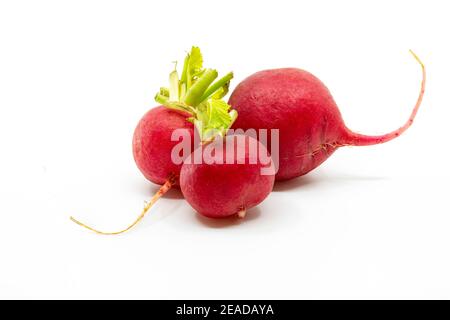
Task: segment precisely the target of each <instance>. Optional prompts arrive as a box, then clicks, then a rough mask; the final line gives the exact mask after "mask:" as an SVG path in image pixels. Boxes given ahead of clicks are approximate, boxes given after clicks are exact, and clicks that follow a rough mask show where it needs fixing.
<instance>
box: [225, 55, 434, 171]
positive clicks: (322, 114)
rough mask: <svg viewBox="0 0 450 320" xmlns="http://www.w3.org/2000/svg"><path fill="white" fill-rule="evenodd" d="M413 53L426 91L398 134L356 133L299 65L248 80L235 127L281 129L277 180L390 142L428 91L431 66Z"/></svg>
mask: <svg viewBox="0 0 450 320" xmlns="http://www.w3.org/2000/svg"><path fill="white" fill-rule="evenodd" d="M411 53H412V54H413V56H414V58H415V59H416V60H417V61H418V62H419V64H420V65H421V67H422V77H423V78H422V85H421V90H420V94H419V98H418V100H417V102H416V105H415V107H414V109H413V111H412V113H411V115H410V117H409V119H408V121H407V122H406V123H405V124H404V125H403V126H402V127H400V128H399V129H397V130H395V131H393V132H390V133H387V134H384V135H380V136H367V135H362V134H359V133H356V132H353V131H351V130H350V129H348V128H347V127H346V126H345V124H344V122H343V120H342V117H341V114H340V112H339V109H338V107H337V105H336V103H335V102H334V100H333V97H332V96H331V94H330V92H329V91H328V89H327V88H326V87H325V85H324V84H323V83H322V82H321V81H320V80H319V79H317V78H316V77H315V76H313V75H312V74H311V73H309V72H306V71H304V70H300V69H294V68H286V69H273V70H265V71H260V72H257V73H255V74H253V75H251V76H250V77H248V78H247V79H245V80H244V81H242V82H241V83H240V84H239V85H238V86H237V87H236V89H235V90H234V92H233V93H232V95H231V97H230V99H229V104H230V105H231V106H232V107H233V108H234V109H236V110H237V112H238V114H239V117H238V118H237V120H236V122H235V123H234V125H233V127H234V128H241V129H244V130H247V129H250V128H253V129H279V139H280V142H279V144H280V145H279V170H278V173H277V175H276V180H287V179H291V178H295V177H298V176H301V175H304V174H306V173H308V172H309V171H311V170H313V169H314V168H316V167H317V166H319V165H320V164H321V163H322V162H324V161H325V160H326V159H327V158H328V157H329V156H330V155H331V154H332V153H333V152H334V151H335V150H336V149H337V148H339V147H342V146H368V145H374V144H379V143H384V142H387V141H390V140H392V139H394V138H396V137H398V136H400V135H401V134H402V133H403V132H404V131H405V130H406V129H408V128H409V127H410V126H411V124H412V123H413V121H414V118H415V116H416V113H417V111H418V109H419V106H420V104H421V101H422V97H423V94H424V91H425V79H426V75H425V67H424V65H423V63H422V62H421V61H420V59H419V58H418V57H417V56H416V55H415V54H414V53H413V52H412V51H411ZM268 149H269V150H271V149H270V142H269V143H268Z"/></svg>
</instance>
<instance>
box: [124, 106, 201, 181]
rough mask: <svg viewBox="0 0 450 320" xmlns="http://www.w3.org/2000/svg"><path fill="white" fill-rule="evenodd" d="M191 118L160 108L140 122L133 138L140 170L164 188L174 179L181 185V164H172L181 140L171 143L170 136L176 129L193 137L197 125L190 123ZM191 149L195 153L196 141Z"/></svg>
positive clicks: (152, 111)
mask: <svg viewBox="0 0 450 320" xmlns="http://www.w3.org/2000/svg"><path fill="white" fill-rule="evenodd" d="M188 117H189V114H187V113H185V112H178V111H175V110H170V109H168V108H166V107H163V106H160V107H156V108H153V109H151V110H150V111H149V112H147V113H146V114H145V115H144V117H142V119H141V121H139V123H138V125H137V127H136V130H135V131H134V136H133V156H134V160H135V161H136V165H137V166H138V168H139V170H141V172H142V174H143V175H144V176H145V177H146V178H147V179H148V180H150V181H151V182H153V183H156V184H160V185H162V184H164V183H166V182H167V181H168V179H169V178H170V177H175V183H176V184H178V176H179V174H180V170H181V165H182V163H180V164H175V163H173V162H172V159H171V152H172V149H173V148H174V147H175V145H177V144H178V141H171V135H172V132H173V131H174V130H176V129H186V130H188V132H189V134H190V136H191V137H193V136H194V125H193V124H192V123H191V122H189V121H187V118H188ZM191 150H194V148H193V140H192V149H191ZM186 156H188V155H186Z"/></svg>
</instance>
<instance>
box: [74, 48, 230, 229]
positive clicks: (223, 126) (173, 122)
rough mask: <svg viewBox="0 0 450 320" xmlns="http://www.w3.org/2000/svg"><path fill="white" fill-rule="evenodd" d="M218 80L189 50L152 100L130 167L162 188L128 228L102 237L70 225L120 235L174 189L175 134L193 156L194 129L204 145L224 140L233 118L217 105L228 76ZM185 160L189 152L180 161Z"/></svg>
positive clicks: (225, 107) (138, 130) (221, 103)
mask: <svg viewBox="0 0 450 320" xmlns="http://www.w3.org/2000/svg"><path fill="white" fill-rule="evenodd" d="M217 76H218V73H217V71H216V70H213V69H204V68H203V57H202V55H201V52H200V49H199V48H197V47H192V49H191V51H190V52H189V53H188V55H187V56H186V58H185V60H184V65H183V73H182V75H181V77H179V76H178V73H177V70H176V67H175V70H174V71H172V72H171V73H170V76H169V81H170V86H169V88H161V89H160V91H159V92H158V93H157V95H156V97H155V100H156V101H157V102H158V103H160V104H162V105H163V106H159V107H156V108H154V109H151V110H150V111H148V112H147V113H146V114H145V115H144V117H143V118H142V119H141V120H140V121H139V123H138V125H137V127H136V130H135V132H134V136H133V156H134V159H135V162H136V164H137V166H138V168H139V169H140V170H141V172H142V173H143V175H144V176H145V177H146V178H147V179H148V180H150V181H152V182H154V183H156V184H160V185H162V186H161V188H160V189H159V190H158V192H156V194H155V195H154V196H153V198H152V199H151V200H150V201H149V202H148V203H147V204H146V205H145V207H144V209H143V210H142V212H141V214H140V215H139V216H138V218H137V219H136V220H135V221H134V222H133V223H132V224H130V225H129V226H128V227H126V228H125V229H123V230H120V231H116V232H103V231H100V230H97V229H94V228H92V227H90V226H88V225H86V224H84V223H82V222H80V221H78V220H76V219H75V218H73V217H70V219H71V220H72V221H73V222H75V223H77V224H78V225H80V226H82V227H84V228H87V229H89V230H91V231H94V232H96V233H99V234H105V235H114V234H120V233H123V232H125V231H128V230H129V229H131V228H132V227H133V226H135V225H136V224H137V223H138V222H139V221H140V220H141V219H142V218H143V217H144V216H145V214H146V213H147V212H148V210H149V209H150V208H151V207H152V206H153V204H154V203H155V202H156V201H157V200H158V199H159V198H161V197H162V196H163V195H164V194H165V193H166V192H167V191H169V190H170V188H172V186H177V185H178V184H179V175H180V170H181V167H182V163H176V162H174V161H173V159H172V151H173V149H174V147H175V146H176V145H177V144H178V143H179V141H172V134H173V133H174V131H175V130H179V129H182V130H185V132H186V131H187V135H188V136H189V137H190V138H191V141H190V150H193V149H194V148H193V147H194V139H193V137H194V126H195V127H196V128H197V129H198V130H199V132H200V134H201V137H202V138H203V137H205V138H208V139H209V138H211V133H213V132H219V133H220V134H224V132H226V130H228V129H229V127H230V126H231V124H232V122H233V121H234V119H235V118H236V112H235V111H233V110H231V111H230V110H229V106H228V105H227V104H226V103H225V102H224V101H222V100H221V98H222V97H223V96H224V95H225V94H226V93H227V92H228V87H229V83H230V80H231V79H232V78H233V74H232V73H228V74H227V75H225V76H224V77H222V78H220V79H218V80H217V81H215V80H216V78H217ZM183 150H184V149H183ZM189 154H190V151H189V150H188V151H187V152H186V154H183V156H184V157H187V156H188V155H189Z"/></svg>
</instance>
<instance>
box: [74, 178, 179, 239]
mask: <svg viewBox="0 0 450 320" xmlns="http://www.w3.org/2000/svg"><path fill="white" fill-rule="evenodd" d="M174 183H175V178H173V177H171V178H169V179H168V180H167V181H166V182H165V183H164V185H162V186H161V188H160V189H159V190H158V191H157V192H156V193H155V195H154V196H153V198H152V199H151V200H150V201H149V202H147V203H146V204H145V206H144V209H143V210H142V212H141V214H140V215H139V216H138V217H137V218H136V220H134V222H133V223H132V224H130V225H129V226H128V227H126V228H125V229H123V230H120V231H116V232H103V231H100V230H97V229H94V228H92V227H90V226H88V225H86V224H84V223H82V222H80V221H78V220H77V219H75V218H74V217H70V220H72V221H73V222H75V223H76V224H78V225H79V226H81V227H83V228H86V229H88V230H91V231H93V232H95V233H97V234H103V235H116V234H121V233H124V232H126V231H128V230H130V229H131V228H133V227H134V226H135V225H137V224H138V223H139V221H141V220H142V219H143V218H144V216H145V214H146V213H147V212H148V210H150V208H151V207H152V206H153V205H154V204H155V202H156V201H158V199H159V198H161V197H162V196H163V195H164V194H165V193H166V192H167V191H169V190H170V188H172V186H173V184H174Z"/></svg>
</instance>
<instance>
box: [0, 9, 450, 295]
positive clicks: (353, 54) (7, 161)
mask: <svg viewBox="0 0 450 320" xmlns="http://www.w3.org/2000/svg"><path fill="white" fill-rule="evenodd" d="M448 10H449V8H448V4H447V3H446V2H444V1H422V2H418V1H395V2H392V1H376V2H372V3H371V4H369V3H367V2H361V1H354V2H350V1H329V2H323V1H314V2H306V1H291V2H288V1H259V2H257V3H256V2H254V1H236V2H232V1H230V2H227V3H220V4H219V3H212V2H210V1H202V2H197V1H177V2H174V1H161V2H160V3H157V2H156V1H143V2H138V1H39V2H37V1H2V2H0V88H1V89H0V137H1V147H2V151H1V157H0V225H1V230H0V298H193V299H195V298H237V299H239V298H254V299H259V298H268V299H272V298H450V273H449V272H448V270H449V269H450V256H449V245H450V232H449V230H450V205H449V197H448V194H449V187H448V184H449V179H450V169H449V163H450V151H449V147H448V139H449V129H448V128H449V127H448V123H449V119H450V105H449V99H448V92H449V89H448V85H449V80H448V74H449V72H450V60H449V59H450V58H449V57H450V46H449V44H448V30H450V21H449V20H448V14H447V13H448ZM193 44H195V45H198V46H200V47H201V48H202V50H203V53H204V56H205V62H206V65H207V66H212V67H215V68H218V69H219V70H220V71H222V72H226V71H228V70H234V72H235V76H236V77H235V80H234V82H233V87H234V86H235V85H236V84H237V83H238V82H239V81H240V80H242V79H243V78H244V77H246V76H248V75H250V74H251V73H253V72H255V71H258V70H261V69H265V68H272V67H284V66H286V67H287V66H296V67H301V68H304V69H307V70H309V71H311V72H313V73H314V74H315V75H317V76H318V77H319V78H321V79H322V81H324V83H325V84H326V85H327V86H328V87H329V89H330V90H331V92H332V93H333V95H334V97H335V99H336V101H337V103H338V105H339V106H340V109H341V112H342V114H343V117H344V119H345V121H346V123H347V124H348V126H349V127H350V128H352V129H354V130H357V131H360V132H364V133H367V134H378V133H384V132H387V131H390V130H392V129H395V128H396V127H398V126H399V125H400V124H402V123H403V122H404V121H405V120H406V118H407V116H408V115H409V113H410V111H411V108H412V107H413V105H414V102H415V100H416V97H417V94H418V90H419V84H420V68H419V66H418V65H417V63H416V62H415V61H414V59H413V58H412V57H411V56H410V55H409V53H408V49H409V48H412V49H414V50H415V51H416V52H417V54H418V55H419V56H420V57H421V58H422V59H423V61H424V62H425V63H426V66H427V69H428V76H429V82H428V87H427V90H426V95H425V99H424V102H423V106H422V109H421V110H420V111H419V114H418V117H417V120H416V122H415V124H414V126H413V127H412V128H411V129H410V130H409V131H408V132H407V133H406V134H405V135H404V136H402V137H401V138H399V139H398V140H395V141H392V142H391V143H388V144H385V145H380V146H375V147H361V148H356V147H355V148H345V149H341V150H339V151H338V152H336V153H335V154H334V155H333V156H332V157H331V158H330V159H329V160H328V161H327V162H326V163H325V164H324V165H322V166H321V167H320V168H319V169H318V170H316V171H314V172H313V173H311V174H309V175H308V176H306V177H304V178H301V179H297V180H293V181H291V182H288V183H283V184H278V185H277V186H276V187H275V191H274V192H273V193H272V194H271V195H270V196H269V198H267V199H266V201H265V202H264V203H263V204H261V205H260V206H259V207H258V208H257V209H255V210H253V212H252V213H250V214H249V216H248V219H246V220H245V221H243V222H241V223H237V224H230V223H224V222H218V221H211V220H206V219H203V218H200V217H199V216H198V215H196V214H195V213H194V212H193V210H192V209H191V208H190V207H189V206H188V204H187V203H186V202H184V201H183V200H182V199H181V198H180V195H179V194H178V193H177V192H171V193H170V194H169V195H168V196H167V197H166V198H165V199H163V200H161V201H160V202H159V203H157V205H156V206H155V207H154V209H153V210H152V212H151V214H150V215H149V216H148V217H147V218H146V219H145V220H144V221H143V223H141V224H140V225H139V226H138V227H136V228H135V229H134V230H133V231H132V232H129V233H127V234H124V235H122V236H117V237H104V236H98V235H95V234H92V233H90V232H88V231H86V230H83V229H81V228H79V227H78V226H76V225H75V224H73V223H71V222H70V221H69V219H68V217H69V215H74V216H76V217H77V218H79V219H80V220H83V221H86V222H89V223H91V224H93V225H95V226H97V227H99V228H103V229H116V228H120V227H122V226H124V225H126V224H127V223H129V222H130V221H131V220H133V219H134V218H135V216H136V215H137V214H138V213H139V211H140V210H141V208H142V206H143V202H144V200H148V199H149V198H150V196H151V195H152V193H153V192H154V191H155V190H156V187H155V186H154V185H152V184H150V183H148V182H146V181H145V180H144V178H143V177H142V176H141V174H140V172H139V171H138V170H137V168H136V166H135V164H134V162H133V158H132V153H131V136H132V133H133V130H134V127H135V125H136V123H137V121H138V120H139V119H140V117H141V116H142V115H143V114H144V113H145V112H146V111H147V110H148V109H149V108H150V107H152V106H154V105H155V102H154V101H153V96H154V94H155V92H156V90H158V88H159V86H161V85H163V84H165V83H166V82H167V75H168V73H169V71H170V70H171V68H172V64H171V61H174V60H176V59H178V60H181V59H182V58H183V57H184V53H185V51H186V50H188V49H189V48H190V46H191V45H193Z"/></svg>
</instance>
